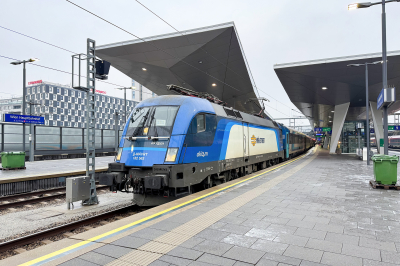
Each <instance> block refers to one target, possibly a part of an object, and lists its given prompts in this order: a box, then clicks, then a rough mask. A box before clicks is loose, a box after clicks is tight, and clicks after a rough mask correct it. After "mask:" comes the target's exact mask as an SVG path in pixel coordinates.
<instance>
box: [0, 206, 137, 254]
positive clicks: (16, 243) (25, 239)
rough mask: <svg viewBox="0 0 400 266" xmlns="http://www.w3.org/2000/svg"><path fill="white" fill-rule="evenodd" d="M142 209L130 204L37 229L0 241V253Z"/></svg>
mask: <svg viewBox="0 0 400 266" xmlns="http://www.w3.org/2000/svg"><path fill="white" fill-rule="evenodd" d="M141 210H142V209H139V208H138V207H137V206H136V205H132V206H128V207H123V208H119V209H116V210H113V211H109V212H105V213H102V214H98V215H95V216H91V217H89V218H85V219H82V220H79V221H74V222H71V223H67V224H64V225H60V226H57V227H53V228H49V229H46V230H43V231H39V232H36V233H33V234H29V235H26V236H22V237H19V238H15V239H12V240H9V241H6V242H2V243H0V253H2V252H5V251H9V250H11V249H15V248H18V247H22V246H24V245H28V244H31V243H34V242H37V241H39V242H40V241H43V240H45V239H46V238H50V237H52V236H56V235H60V234H63V233H64V234H65V233H67V232H69V231H72V230H75V229H77V228H80V227H82V226H87V225H90V224H94V223H97V222H99V221H103V220H105V219H109V218H112V217H115V216H118V215H121V214H126V213H132V214H135V213H138V212H140V211H141Z"/></svg>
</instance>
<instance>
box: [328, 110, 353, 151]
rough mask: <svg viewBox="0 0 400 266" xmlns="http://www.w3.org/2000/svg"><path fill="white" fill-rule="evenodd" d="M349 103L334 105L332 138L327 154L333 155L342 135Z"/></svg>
mask: <svg viewBox="0 0 400 266" xmlns="http://www.w3.org/2000/svg"><path fill="white" fill-rule="evenodd" d="M349 106H350V103H344V104H339V105H335V115H334V116H333V126H332V137H331V143H330V147H329V153H331V154H332V153H335V152H336V147H337V144H338V141H339V138H340V134H341V133H342V128H343V124H344V120H345V118H346V115H347V111H348V110H349Z"/></svg>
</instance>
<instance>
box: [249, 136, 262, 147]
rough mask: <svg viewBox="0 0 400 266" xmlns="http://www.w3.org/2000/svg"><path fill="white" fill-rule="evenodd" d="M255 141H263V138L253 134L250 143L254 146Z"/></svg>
mask: <svg viewBox="0 0 400 266" xmlns="http://www.w3.org/2000/svg"><path fill="white" fill-rule="evenodd" d="M256 143H265V138H256V137H255V136H254V135H253V136H252V137H251V144H253V146H256Z"/></svg>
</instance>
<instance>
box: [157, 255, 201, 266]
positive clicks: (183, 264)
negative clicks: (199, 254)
mask: <svg viewBox="0 0 400 266" xmlns="http://www.w3.org/2000/svg"><path fill="white" fill-rule="evenodd" d="M159 260H161V261H164V262H168V263H171V264H173V265H177V266H187V265H189V264H190V263H192V262H193V261H192V260H188V259H183V258H178V257H174V256H169V255H164V256H162V257H161V258H159Z"/></svg>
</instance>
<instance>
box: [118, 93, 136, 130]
mask: <svg viewBox="0 0 400 266" xmlns="http://www.w3.org/2000/svg"><path fill="white" fill-rule="evenodd" d="M116 89H117V90H124V113H123V114H124V122H125V123H126V90H134V89H135V88H134V87H124V88H116Z"/></svg>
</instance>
